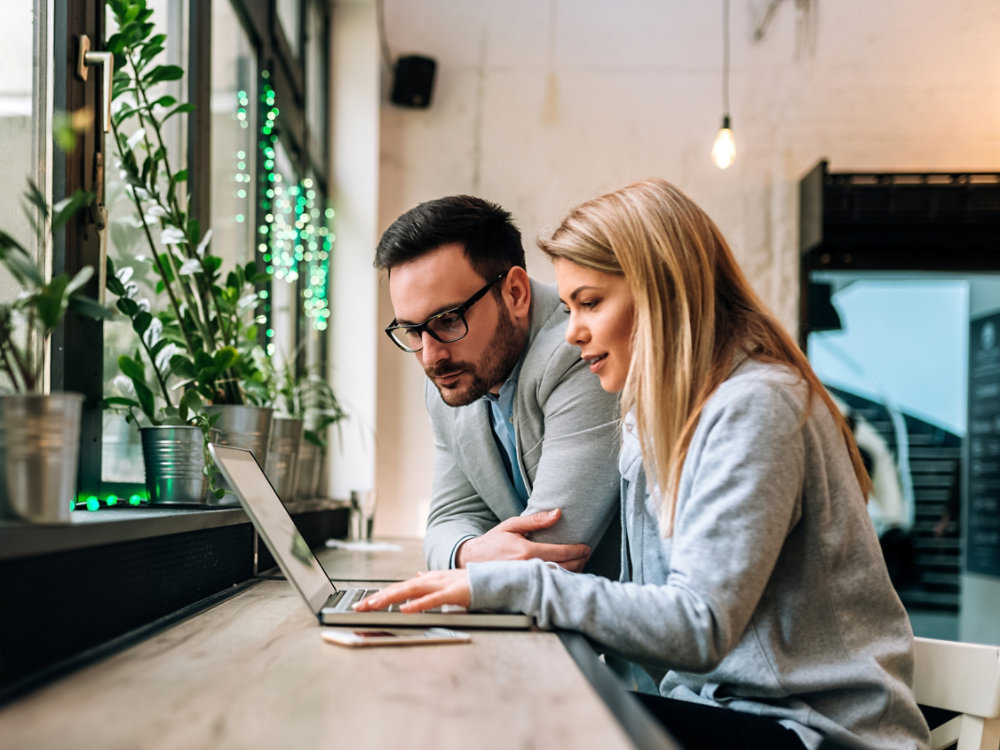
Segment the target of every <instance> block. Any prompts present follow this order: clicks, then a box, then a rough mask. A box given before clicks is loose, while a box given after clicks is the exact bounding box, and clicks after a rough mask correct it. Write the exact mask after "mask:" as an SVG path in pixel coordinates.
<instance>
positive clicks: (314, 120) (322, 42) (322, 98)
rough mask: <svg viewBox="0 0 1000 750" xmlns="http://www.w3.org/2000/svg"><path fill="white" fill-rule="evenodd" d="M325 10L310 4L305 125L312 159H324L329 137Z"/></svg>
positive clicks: (317, 5)
mask: <svg viewBox="0 0 1000 750" xmlns="http://www.w3.org/2000/svg"><path fill="white" fill-rule="evenodd" d="M326 33H327V29H326V25H325V23H324V18H323V11H322V7H321V6H320V4H319V3H311V4H310V5H309V37H308V43H307V54H306V85H307V89H308V90H307V93H306V122H307V123H308V125H309V135H310V143H311V144H312V147H313V148H314V149H315V152H314V153H313V158H315V159H323V158H325V156H326V150H325V149H324V148H323V147H322V144H323V142H324V137H325V134H326V118H327V112H326V107H327V95H326V90H327V80H328V79H327V38H326Z"/></svg>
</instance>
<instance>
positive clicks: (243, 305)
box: [236, 292, 257, 310]
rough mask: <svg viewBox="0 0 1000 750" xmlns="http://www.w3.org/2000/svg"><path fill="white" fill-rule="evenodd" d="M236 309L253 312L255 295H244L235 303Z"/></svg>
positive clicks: (255, 302)
mask: <svg viewBox="0 0 1000 750" xmlns="http://www.w3.org/2000/svg"><path fill="white" fill-rule="evenodd" d="M236 307H237V309H239V310H253V309H254V308H255V307H257V293H256V292H251V293H250V294H244V295H243V296H242V297H240V301H239V302H237V303H236Z"/></svg>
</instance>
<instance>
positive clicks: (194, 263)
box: [177, 258, 201, 276]
mask: <svg viewBox="0 0 1000 750" xmlns="http://www.w3.org/2000/svg"><path fill="white" fill-rule="evenodd" d="M199 271H201V261H200V260H198V259H197V258H188V259H187V260H186V261H184V265H182V266H181V267H180V268H179V269H178V270H177V275H178V276H191V275H193V274H196V273H198V272H199Z"/></svg>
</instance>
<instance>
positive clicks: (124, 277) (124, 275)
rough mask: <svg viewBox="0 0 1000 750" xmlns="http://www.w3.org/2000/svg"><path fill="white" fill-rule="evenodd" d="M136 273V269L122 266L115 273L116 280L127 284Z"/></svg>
mask: <svg viewBox="0 0 1000 750" xmlns="http://www.w3.org/2000/svg"><path fill="white" fill-rule="evenodd" d="M134 273H135V269H134V268H132V266H122V267H120V268H119V269H118V270H117V271H115V278H116V279H118V280H119V281H120V282H121V283H123V284H127V283H128V282H129V279H131V278H132V274H134Z"/></svg>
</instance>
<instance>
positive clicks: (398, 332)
mask: <svg viewBox="0 0 1000 750" xmlns="http://www.w3.org/2000/svg"><path fill="white" fill-rule="evenodd" d="M506 275H507V272H506V271H504V272H503V273H502V274H500V275H499V276H497V277H496V278H495V279H493V281H491V282H489V283H488V284H486V286H484V287H483V288H482V289H480V290H479V291H478V292H476V293H475V294H473V295H472V296H471V297H469V299H467V300H465V302H463V303H462V304H461V305H459V306H458V307H453V308H451V309H450V310H445V311H444V312H439V313H438V314H437V315H431V316H430V317H429V318H428V319H427V320H425V321H424V322H423V323H397V322H396V321H395V320H393V321H392V323H390V324H389V325H387V326H386V327H385V332H386V333H387V334H389V338H391V339H392V343H394V344H395V345H396V346H398V347H399V348H400V349H402V350H403V351H404V352H410V353H412V352H419V351H420V350H421V349H423V348H424V340H423V333H424V331H427V333H429V334H430V335H431V336H433V337H434V338H435V339H437V340H438V341H440V342H441V343H442V344H450V343H452V342H453V341H458V340H459V339H461V338H464V337H465V335H466V334H467V333H468V332H469V324H468V323H467V322H466V320H465V313H467V312H468V311H469V308H470V307H472V306H473V305H474V304H476V303H477V302H479V300H481V299H482V298H483V295H485V294H486V292H488V291H489V290H490V288H491V287H492V286H493V285H494V284H496V283H497V282H498V281H500V280H501V279H502V278H503V277H504V276H506Z"/></svg>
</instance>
